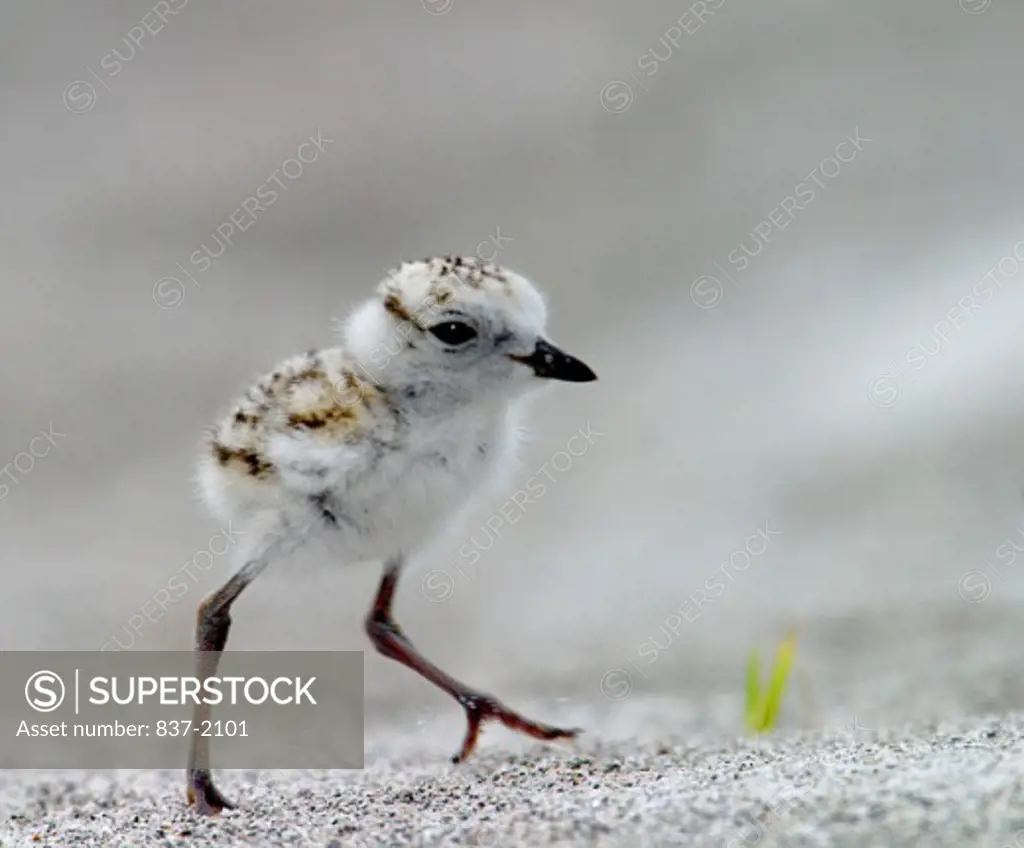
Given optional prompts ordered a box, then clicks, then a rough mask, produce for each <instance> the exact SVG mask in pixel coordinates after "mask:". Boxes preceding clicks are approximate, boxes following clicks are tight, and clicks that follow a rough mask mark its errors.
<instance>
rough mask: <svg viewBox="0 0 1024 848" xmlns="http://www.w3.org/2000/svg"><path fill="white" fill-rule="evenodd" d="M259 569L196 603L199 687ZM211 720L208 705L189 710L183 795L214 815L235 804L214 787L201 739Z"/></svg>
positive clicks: (213, 669)
mask: <svg viewBox="0 0 1024 848" xmlns="http://www.w3.org/2000/svg"><path fill="white" fill-rule="evenodd" d="M261 570H262V568H261V565H260V563H259V562H258V561H257V562H251V563H246V565H245V566H244V567H243V568H242V569H241V570H240V571H239V572H238V573H236V574H235V575H234V577H232V578H231V579H230V580H229V581H228V582H227V583H225V584H224V585H223V586H222V587H221V588H220V589H218V590H217V591H216V592H212V593H211V594H209V595H207V596H206V597H205V598H203V600H202V601H201V602H200V604H199V611H198V613H197V615H196V677H198V678H199V680H200V688H202V685H203V683H205V681H206V679H207V678H209V677H213V676H214V675H215V674H216V673H217V665H218V663H219V662H220V655H221V652H223V650H224V645H225V644H226V643H227V641H228V630H230V628H231V616H230V614H229V613H230V610H231V605H232V604H233V603H234V602H235V600H236V599H237V598H238V596H239V595H240V594H241V593H242V590H243V589H244V588H245V587H246V586H248V585H249V584H250V583H251V582H252V581H253V580H254V579H255V578H256V575H257V574H258V573H259V572H260V571H261ZM209 720H210V705H209V704H206V703H202V702H199V703H197V704H196V706H195V709H194V710H193V711H192V725H191V729H192V734H191V735H192V740H191V747H190V748H189V754H188V785H187V788H186V792H187V795H188V802H189V804H195V805H196V811H197V812H199V813H201V814H203V815H213V814H215V813H219V812H220V811H221V810H223V809H225V808H227V809H229V810H232V809H234V807H235V805H234V804H232V803H231V802H230V801H228V800H227V798H225V797H224V796H223V795H221V793H220V790H219V789H217V787H216V786H214V784H213V777H212V776H211V774H210V741H209V737H207V736H204V735H203V732H202V729H203V727H204V726H205V725H204V722H207V721H209Z"/></svg>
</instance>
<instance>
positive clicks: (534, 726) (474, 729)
mask: <svg viewBox="0 0 1024 848" xmlns="http://www.w3.org/2000/svg"><path fill="white" fill-rule="evenodd" d="M459 703H460V704H462V708H463V709H464V710H465V711H466V722H467V726H466V737H465V739H464V740H463V742H462V748H461V749H460V750H459V753H457V754H456V755H455V756H454V757H452V762H453V763H461V762H463V761H464V760H465V759H466V758H467V757H468V756H469V755H470V754H472V753H473V749H474V748H475V747H476V741H477V737H478V736H479V735H480V726H481V725H482V724H483V723H484V722H485V721H500V722H501V723H502V724H503V725H505V727H507V728H508V729H509V730H515V731H517V732H519V733H525V734H526V735H527V736H532V737H533V738H534V739H543V740H545V741H550V740H553V739H572V738H574V737H576V736H578V735H579V734H580V733H582V732H583V730H582V729H581V728H578V727H573V728H562V727H553V726H552V725H550V724H542V723H540V722H537V721H531V720H530V719H528V718H526V717H524V716H522V715H520V714H519V713H517V712H516V711H515V710H512V709H509V708H508V707H506V706H505V705H504V704H503V703H501V701H499V700H497V699H496V698H492V697H491V696H490V695H481V694H479V693H477V692H465V693H463V694H461V695H459Z"/></svg>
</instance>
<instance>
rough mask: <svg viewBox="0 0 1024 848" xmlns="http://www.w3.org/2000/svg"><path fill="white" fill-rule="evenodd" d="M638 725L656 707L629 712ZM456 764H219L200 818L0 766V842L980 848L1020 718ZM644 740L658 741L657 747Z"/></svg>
mask: <svg viewBox="0 0 1024 848" xmlns="http://www.w3.org/2000/svg"><path fill="white" fill-rule="evenodd" d="M633 709H637V710H642V711H643V716H642V722H643V723H644V724H647V725H649V726H653V725H655V724H657V723H658V717H660V718H661V719H662V720H663V721H664V720H666V719H669V718H670V717H671V714H672V712H673V705H672V704H670V703H669V704H664V703H662V704H647V705H643V706H641V705H639V704H637V705H634V707H633ZM651 736H652V738H651V739H650V740H649V741H640V740H636V739H635V740H632V741H624V742H609V743H602V742H601V741H600V740H599V739H597V738H595V737H593V736H591V738H589V739H587V740H586V741H580V742H579V743H576V744H574V745H572V746H571V750H567V751H558V750H553V749H552V750H546V751H545V750H539V749H531V750H530V751H529V752H527V753H524V754H502V753H499V752H497V751H495V750H493V749H491V750H488V751H487V752H486V753H484V754H483V755H482V756H480V757H478V758H477V759H476V760H475V761H473V762H472V763H470V764H466V765H464V766H462V767H459V768H455V767H451V766H446V765H443V764H440V763H439V762H438V761H437V760H436V759H434V758H432V757H428V756H424V755H412V754H409V753H406V754H404V755H400V756H395V757H393V758H388V759H386V760H384V759H381V760H378V761H377V762H375V763H372V764H371V765H370V766H369V767H368V768H367V769H366V770H365V771H363V772H342V771H335V772H317V773H306V772H295V771H291V772H274V773H269V772H266V773H251V774H245V773H236V772H230V773H226V774H225V775H224V777H223V779H222V783H223V785H224V788H226V789H227V790H228V791H229V793H230V795H231V796H233V797H235V798H236V799H237V800H239V801H240V802H241V804H242V805H243V806H242V807H241V808H240V809H239V810H235V811H231V812H228V813H226V814H224V815H222V816H221V817H219V818H217V819H213V820H206V819H197V818H196V817H195V816H194V815H193V814H192V813H191V812H190V811H189V810H188V809H186V807H185V805H184V803H183V795H182V786H181V775H180V774H178V773H152V772H150V773H132V774H120V775H116V776H112V775H87V776H84V775H82V774H78V773H68V772H64V773H53V774H51V773H47V774H45V775H29V774H27V773H21V774H19V773H7V774H6V775H4V777H3V778H2V780H0V788H2V793H3V794H2V799H3V801H2V804H0V809H2V810H3V813H4V822H3V824H2V825H0V843H2V844H3V845H23V844H24V845H29V844H41V845H48V846H49V845H53V846H56V845H82V846H143V845H153V846H172V845H173V846H184V845H197V846H200V845H201V846H278V845H297V846H317V848H326V847H327V846H332V848H333V847H334V846H348V845H352V846H364V845H365V846H384V845H470V846H513V845H601V846H656V845H696V846H733V847H734V848H736V847H738V846H743V845H762V846H831V845H835V846H846V845H849V846H869V845H890V846H919V845H934V846H967V845H970V846H978V848H1000V847H1001V846H1011V848H1017V847H1018V846H1020V845H1022V844H1024V787H1022V781H1024V715H1021V714H1015V715H1007V716H998V717H997V716H991V717H981V718H977V719H974V720H963V721H957V722H951V723H942V724H939V725H934V724H915V725H912V726H905V727H904V728H902V729H900V730H899V731H885V732H880V731H877V730H871V729H868V728H863V727H860V726H854V727H851V728H848V729H846V730H842V731H839V732H827V733H823V732H817V733H803V734H782V735H780V736H778V737H775V738H773V739H771V740H770V741H765V740H763V739H744V740H736V739H730V738H727V737H723V736H715V735H714V734H710V733H707V732H705V733H700V732H696V733H688V734H680V733H676V734H669V733H665V734H660V733H658V734H651ZM655 739H656V740H657V741H655Z"/></svg>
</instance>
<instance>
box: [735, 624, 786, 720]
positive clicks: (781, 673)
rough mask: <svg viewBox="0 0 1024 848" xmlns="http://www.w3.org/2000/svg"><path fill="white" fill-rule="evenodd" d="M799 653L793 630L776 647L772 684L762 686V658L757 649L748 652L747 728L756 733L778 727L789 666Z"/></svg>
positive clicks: (771, 675)
mask: <svg viewBox="0 0 1024 848" xmlns="http://www.w3.org/2000/svg"><path fill="white" fill-rule="evenodd" d="M795 652H796V633H795V632H793V631H789V632H788V633H786V635H785V636H784V637H783V639H782V641H781V642H780V643H779V646H778V648H776V650H775V661H774V662H773V663H772V667H771V670H770V672H769V675H768V683H767V685H766V686H765V687H764V688H762V686H761V682H760V677H761V674H760V665H761V662H760V658H759V655H758V652H757V649H756V648H753V649H751V651H750V653H749V654H748V655H747V681H746V704H745V707H746V709H745V712H744V718H745V720H746V725H747V728H748V729H749V730H751V731H753V732H754V733H764V732H765V731H768V730H771V729H772V728H773V727H774V726H775V720H776V718H777V717H778V714H779V704H780V703H781V702H782V693H783V691H784V690H785V688H786V679H787V677H788V676H789V668H790V666H791V665H792V662H793V654H794V653H795Z"/></svg>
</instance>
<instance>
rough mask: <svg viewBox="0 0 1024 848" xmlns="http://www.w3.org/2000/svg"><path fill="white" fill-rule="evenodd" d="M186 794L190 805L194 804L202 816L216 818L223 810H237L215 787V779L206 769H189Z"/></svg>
mask: <svg viewBox="0 0 1024 848" xmlns="http://www.w3.org/2000/svg"><path fill="white" fill-rule="evenodd" d="M185 794H186V797H187V798H188V803H189V805H190V806H191V805H193V804H194V805H195V808H196V812H197V813H199V815H201V816H215V815H217V813H219V812H220V811H221V810H233V809H235V805H234V804H233V803H232V802H231V801H229V800H228V799H227V798H225V797H224V796H223V795H221V793H220V790H219V789H218V788H217V787H216V786H214V785H213V778H212V777H211V776H210V772H208V771H206V770H205V769H189V771H188V785H187V787H186V789H185Z"/></svg>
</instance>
